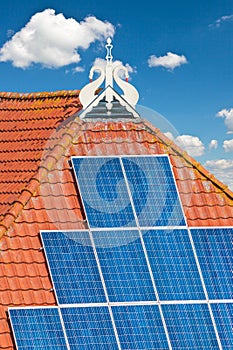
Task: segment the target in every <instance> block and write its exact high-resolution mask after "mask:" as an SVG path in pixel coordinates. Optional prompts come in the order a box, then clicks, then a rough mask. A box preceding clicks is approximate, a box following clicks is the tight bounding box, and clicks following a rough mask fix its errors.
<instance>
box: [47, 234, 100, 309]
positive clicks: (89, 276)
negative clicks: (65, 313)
mask: <svg viewBox="0 0 233 350" xmlns="http://www.w3.org/2000/svg"><path fill="white" fill-rule="evenodd" d="M41 236H42V240H43V244H44V247H45V251H46V256H47V258H48V263H49V267H50V271H51V275H52V279H53V283H54V286H55V290H56V294H57V298H58V302H59V303H60V304H72V303H94V302H96V303H98V302H106V298H105V294H104V289H103V286H102V282H101V279H100V275H99V271H98V267H97V263H96V259H95V256H94V252H93V249H92V247H91V241H90V238H89V233H88V232H87V231H76V232H59V231H57V232H49V231H48V232H42V233H41Z"/></svg>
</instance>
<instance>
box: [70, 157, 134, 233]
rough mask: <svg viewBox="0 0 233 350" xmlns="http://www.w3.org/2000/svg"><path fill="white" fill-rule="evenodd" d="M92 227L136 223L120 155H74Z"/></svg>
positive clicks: (75, 166) (78, 178)
mask: <svg viewBox="0 0 233 350" xmlns="http://www.w3.org/2000/svg"><path fill="white" fill-rule="evenodd" d="M72 162H73V167H74V170H75V174H76V178H77V181H78V185H79V189H80V192H81V195H82V199H83V204H84V207H85V210H86V215H87V218H88V221H89V225H90V227H91V228H94V227H102V228H104V227H124V226H132V227H135V226H136V223H135V219H134V214H133V210H132V206H131V203H130V199H129V195H128V192H127V188H126V184H125V180H124V175H123V171H122V168H121V164H120V160H119V159H118V158H103V157H97V158H72Z"/></svg>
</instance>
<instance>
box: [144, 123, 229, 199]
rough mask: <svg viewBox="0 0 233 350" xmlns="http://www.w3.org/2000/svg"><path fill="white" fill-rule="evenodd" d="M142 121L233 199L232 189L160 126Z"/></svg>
mask: <svg viewBox="0 0 233 350" xmlns="http://www.w3.org/2000/svg"><path fill="white" fill-rule="evenodd" d="M142 123H143V124H144V125H145V127H146V128H148V129H149V130H150V131H152V133H154V134H155V135H156V136H157V137H158V138H159V139H160V141H162V142H163V143H165V145H166V146H168V147H170V148H171V149H172V150H173V151H175V152H176V153H177V154H178V155H179V156H181V157H182V158H183V159H184V160H185V161H186V162H188V163H189V164H191V165H192V166H193V167H194V168H195V169H197V170H198V172H199V173H200V174H202V175H203V176H204V177H206V178H207V179H208V180H210V181H211V182H212V183H213V184H214V185H215V186H217V187H219V188H220V189H221V190H222V191H223V192H224V193H225V194H226V195H227V196H228V197H229V198H230V199H232V200H233V191H231V189H230V188H229V187H228V186H227V185H225V184H224V183H223V182H221V181H220V180H218V179H217V178H216V177H215V176H214V175H213V174H212V173H211V172H210V171H208V170H207V169H206V168H205V167H204V166H203V165H202V164H201V163H199V162H198V161H196V160H195V159H194V158H192V157H191V156H190V155H189V154H188V153H187V152H186V151H184V150H182V148H180V147H179V146H178V145H176V143H175V142H174V141H172V140H171V139H169V138H168V137H167V136H166V135H164V133H163V132H162V131H161V130H160V129H159V128H156V127H153V128H152V127H151V123H150V122H148V121H146V120H145V119H143V120H142ZM153 129H154V130H153ZM155 130H156V131H155Z"/></svg>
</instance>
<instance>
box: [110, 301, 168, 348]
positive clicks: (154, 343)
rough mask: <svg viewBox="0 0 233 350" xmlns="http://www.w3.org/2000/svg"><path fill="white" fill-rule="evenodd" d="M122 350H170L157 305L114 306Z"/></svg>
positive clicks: (113, 310)
mask: <svg viewBox="0 0 233 350" xmlns="http://www.w3.org/2000/svg"><path fill="white" fill-rule="evenodd" d="M112 312H113V316H114V320H115V324H116V329H117V332H118V336H119V339H120V343H121V349H134V350H136V349H161V350H162V349H163V350H165V349H168V348H169V347H168V342H167V339H166V334H165V331H164V328H163V324H162V320H161V317H160V314H159V309H158V306H157V305H136V306H135V305H130V306H114V307H112Z"/></svg>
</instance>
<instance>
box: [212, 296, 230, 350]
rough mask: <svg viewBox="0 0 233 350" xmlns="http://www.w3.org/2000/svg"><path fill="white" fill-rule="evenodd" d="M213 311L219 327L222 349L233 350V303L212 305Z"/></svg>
mask: <svg viewBox="0 0 233 350" xmlns="http://www.w3.org/2000/svg"><path fill="white" fill-rule="evenodd" d="M211 307H212V311H213V315H214V318H215V322H216V325H217V329H218V333H219V337H220V339H221V343H222V347H223V349H226V350H232V349H233V332H232V330H233V303H228V304H227V303H218V304H212V305H211Z"/></svg>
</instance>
